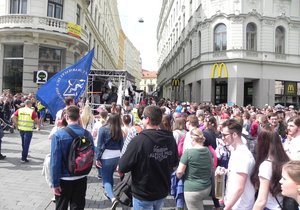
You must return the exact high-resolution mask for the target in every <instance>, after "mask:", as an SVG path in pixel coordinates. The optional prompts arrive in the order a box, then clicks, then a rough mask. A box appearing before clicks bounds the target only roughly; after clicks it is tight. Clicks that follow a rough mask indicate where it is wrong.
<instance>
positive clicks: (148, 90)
mask: <svg viewBox="0 0 300 210" xmlns="http://www.w3.org/2000/svg"><path fill="white" fill-rule="evenodd" d="M156 89H157V72H156V71H148V70H144V69H143V76H142V79H141V81H140V90H143V91H144V93H145V94H146V95H151V94H153V93H154V92H155V91H156Z"/></svg>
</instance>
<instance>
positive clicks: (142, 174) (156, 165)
mask: <svg viewBox="0 0 300 210" xmlns="http://www.w3.org/2000/svg"><path fill="white" fill-rule="evenodd" d="M177 165H178V152H177V145H176V142H175V139H174V137H173V133H172V132H170V131H165V130H155V129H146V130H143V131H142V132H141V133H140V134H139V135H137V136H136V137H134V138H133V139H132V140H131V142H130V143H129V145H128V147H127V150H126V152H125V153H124V155H123V156H122V158H121V159H120V161H119V170H120V171H121V172H123V173H127V172H129V171H131V174H132V188H131V189H132V194H133V196H134V197H136V198H137V199H140V200H145V201H154V200H159V199H162V198H165V197H166V196H167V195H168V193H169V191H170V177H171V173H172V172H173V168H174V167H176V166H177Z"/></svg>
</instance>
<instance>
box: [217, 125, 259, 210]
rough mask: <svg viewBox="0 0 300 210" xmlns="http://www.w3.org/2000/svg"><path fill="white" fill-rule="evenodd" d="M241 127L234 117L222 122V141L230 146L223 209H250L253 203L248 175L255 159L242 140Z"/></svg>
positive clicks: (253, 191) (251, 186)
mask: <svg viewBox="0 0 300 210" xmlns="http://www.w3.org/2000/svg"><path fill="white" fill-rule="evenodd" d="M242 129H243V127H242V125H241V124H240V123H239V122H238V121H237V120H235V119H229V120H226V121H225V122H223V124H222V133H221V134H222V138H223V141H224V143H225V144H226V146H231V156H230V159H229V163H228V170H227V177H228V178H227V184H226V192H225V199H224V201H225V207H224V210H229V209H232V210H240V209H243V210H251V209H252V207H253V204H254V194H255V189H254V187H253V185H252V183H251V181H250V175H251V173H252V170H253V167H254V164H255V160H254V157H253V155H252V153H251V152H250V151H249V149H248V148H247V145H245V144H244V143H243V141H242V138H241V135H242ZM223 170H225V169H223Z"/></svg>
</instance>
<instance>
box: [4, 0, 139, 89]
mask: <svg viewBox="0 0 300 210" xmlns="http://www.w3.org/2000/svg"><path fill="white" fill-rule="evenodd" d="M121 31H122V27H121V23H120V19H119V14H118V9H117V0H101V1H98V0H1V1H0V91H1V90H3V89H10V90H12V92H13V93H16V92H24V93H29V92H35V91H36V90H37V88H38V87H39V84H37V83H36V81H35V80H34V77H35V74H36V71H38V70H45V71H46V72H47V73H48V75H49V77H50V76H51V75H53V74H55V73H56V72H58V71H60V70H61V69H64V68H65V67H67V66H69V65H71V64H73V63H74V62H76V61H77V60H79V59H80V58H81V57H82V56H83V55H85V53H86V52H87V51H88V50H90V49H92V48H94V49H95V54H94V60H93V66H92V68H94V69H112V70H114V69H120V68H121V67H123V66H122V64H123V63H124V60H120V59H124V56H120V54H122V55H124V50H125V47H124V46H125V44H124V42H126V41H124V39H123V38H122V37H124V36H123V33H121ZM121 42H123V44H121ZM120 46H121V47H120ZM132 49H134V54H133V53H132V54H131V56H137V58H136V60H139V59H140V56H139V54H138V53H136V51H137V50H136V49H135V48H134V46H133V47H132ZM125 70H126V69H125ZM139 70H140V72H141V67H140V69H139ZM140 77H141V76H140Z"/></svg>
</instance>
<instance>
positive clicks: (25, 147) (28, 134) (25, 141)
mask: <svg viewBox="0 0 300 210" xmlns="http://www.w3.org/2000/svg"><path fill="white" fill-rule="evenodd" d="M20 136H21V139H22V158H21V160H26V159H27V156H28V151H29V146H30V142H31V138H32V131H21V130H20Z"/></svg>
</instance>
